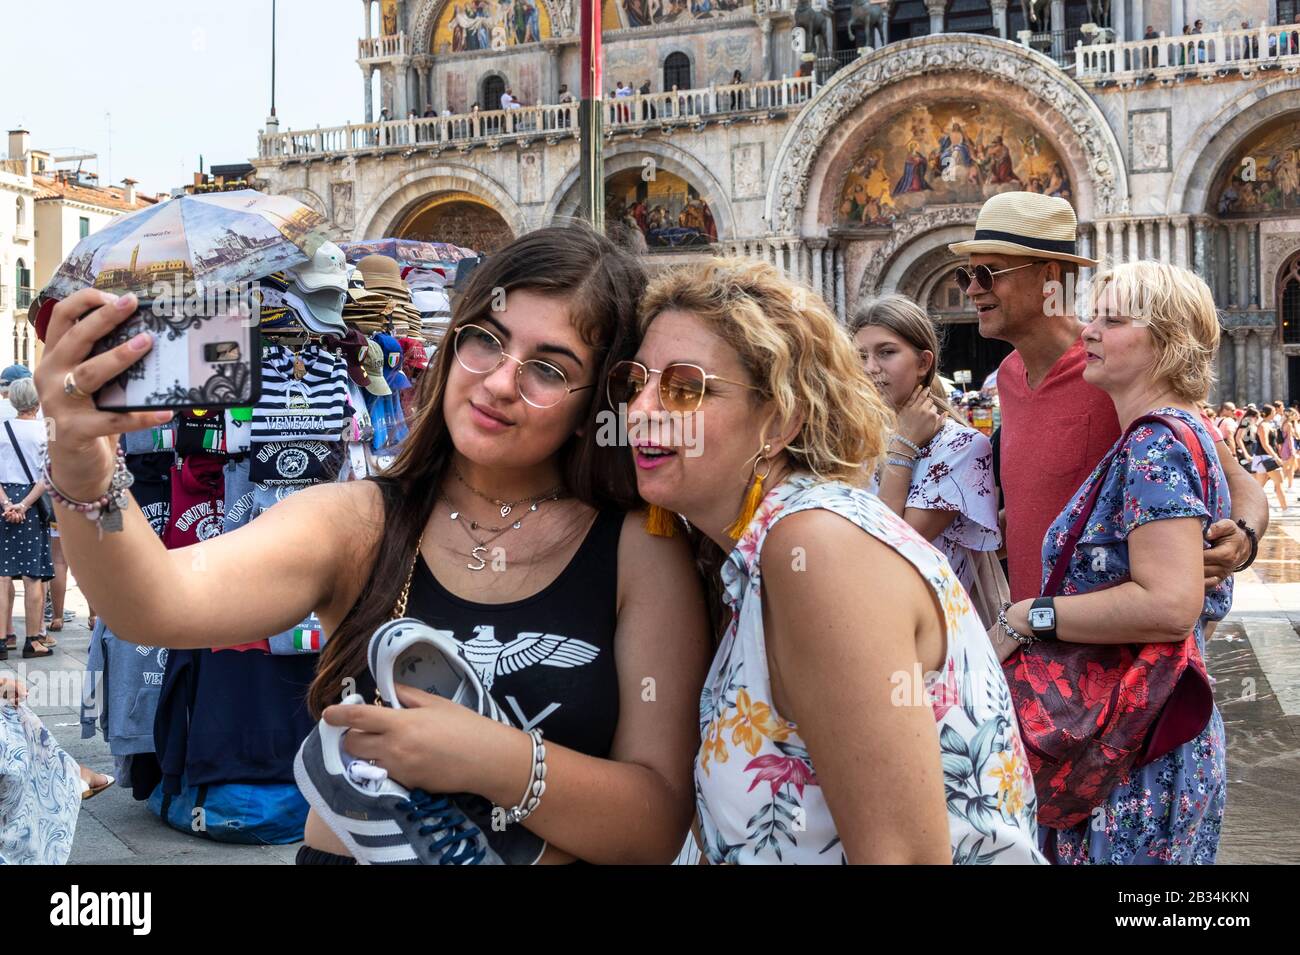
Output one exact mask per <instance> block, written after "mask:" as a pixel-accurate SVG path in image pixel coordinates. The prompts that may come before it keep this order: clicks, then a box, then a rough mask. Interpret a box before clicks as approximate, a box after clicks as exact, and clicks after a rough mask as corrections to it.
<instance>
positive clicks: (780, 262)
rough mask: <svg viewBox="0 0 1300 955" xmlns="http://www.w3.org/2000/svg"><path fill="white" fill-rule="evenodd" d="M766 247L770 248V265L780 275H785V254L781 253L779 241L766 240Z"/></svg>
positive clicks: (781, 247)
mask: <svg viewBox="0 0 1300 955" xmlns="http://www.w3.org/2000/svg"><path fill="white" fill-rule="evenodd" d="M767 242H768V245H769V246H771V248H772V264H773V265H774V266H776V270H777V271H778V272H780V273H781V274H782V275H784V274H785V253H784V251H782V249H783V246H782V243H781V240H780V239H768V240H767Z"/></svg>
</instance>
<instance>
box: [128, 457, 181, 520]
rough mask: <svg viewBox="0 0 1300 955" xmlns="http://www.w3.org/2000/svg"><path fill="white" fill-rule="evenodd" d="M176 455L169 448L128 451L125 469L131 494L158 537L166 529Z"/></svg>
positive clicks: (169, 511)
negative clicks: (131, 481) (138, 451)
mask: <svg viewBox="0 0 1300 955" xmlns="http://www.w3.org/2000/svg"><path fill="white" fill-rule="evenodd" d="M175 460H176V456H175V455H174V454H172V453H171V452H170V451H159V452H151V453H149V454H128V455H127V456H126V469H127V470H128V471H130V472H131V476H132V477H133V478H135V481H134V482H133V483H132V484H131V496H132V497H134V498H135V502H136V504H138V505H139V506H140V512H141V513H142V514H144V516H145V519H146V520H148V521H149V526H150V527H152V528H153V532H154V533H155V534H157V535H158V536H159V537H162V536H163V534H165V533H166V531H167V525H168V523H169V518H170V517H171V512H172V464H173V462H174V461H175Z"/></svg>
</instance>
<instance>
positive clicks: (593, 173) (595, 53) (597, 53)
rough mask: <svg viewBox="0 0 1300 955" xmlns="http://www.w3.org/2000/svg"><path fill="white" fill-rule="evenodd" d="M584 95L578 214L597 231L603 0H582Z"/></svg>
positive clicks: (600, 227) (601, 223) (601, 221)
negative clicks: (601, 16)
mask: <svg viewBox="0 0 1300 955" xmlns="http://www.w3.org/2000/svg"><path fill="white" fill-rule="evenodd" d="M581 4H582V15H581V19H580V26H581V30H582V99H581V100H580V102H579V104H578V130H579V132H578V136H579V142H580V145H581V149H582V161H581V166H580V168H579V173H578V177H579V178H578V185H579V190H580V192H579V194H580V196H581V203H580V205H579V215H581V216H582V218H583V219H585V220H586V221H587V222H589V223H590V224H591V227H592V228H593V229H595V230H596V231H597V232H601V233H603V232H604V231H605V161H604V157H603V155H602V147H603V145H604V134H603V131H602V123H601V118H602V103H601V83H602V79H601V60H602V58H603V54H602V51H601V23H600V13H601V0H581Z"/></svg>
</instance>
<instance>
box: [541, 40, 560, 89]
mask: <svg viewBox="0 0 1300 955" xmlns="http://www.w3.org/2000/svg"><path fill="white" fill-rule="evenodd" d="M542 95H543V102H545V103H554V102H556V101H557V100H559V98H560V48H559V47H558V46H552V47H547V49H546V91H545V92H544V93H543V94H542Z"/></svg>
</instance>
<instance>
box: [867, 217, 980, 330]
mask: <svg viewBox="0 0 1300 955" xmlns="http://www.w3.org/2000/svg"><path fill="white" fill-rule="evenodd" d="M978 213H979V208H978V207H977V206H939V207H937V208H934V209H927V210H925V211H924V212H923V213H920V214H918V215H916V216H912V217H910V218H908V219H904V220H903V221H902V222H900V223H899V226H898V228H896V229H895V230H894V231H893V232H891V233H890V235H889V238H888V239H886V240H885V241H884V243H882V244H881V246H880V247H879V248H878V249H876V251H875V252H874V253H872V255H871V258H870V259H868V260H867V265H866V268H865V269H864V270H863V274H862V281H861V282H859V283H858V294H857V297H856V299H855V308H856V307H857V306H858V305H861V304H862V303H863V302H864V301H866V300H867V299H868V298H871V297H872V296H874V295H879V294H881V293H882V292H890V291H895V290H897V291H904V290H903V288H901V287H900V286H902V285H903V282H904V280H905V279H906V278H907V277H908V275H909V274H910V273H911V272H912V271H913V269H914V268H916V266H917V265H918V263H921V262H922V261H923V260H924V259H925V258H926V257H927V256H929V255H930V254H931V253H933V252H934V251H935V250H936V249H947V246H948V244H949V243H950V242H961V241H963V240H965V239H969V238H970V236H971V229H972V228H973V227H974V225H975V217H976V215H978ZM957 258H959V257H958V256H953V259H954V260H956V259H957ZM905 294H906V293H905Z"/></svg>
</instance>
